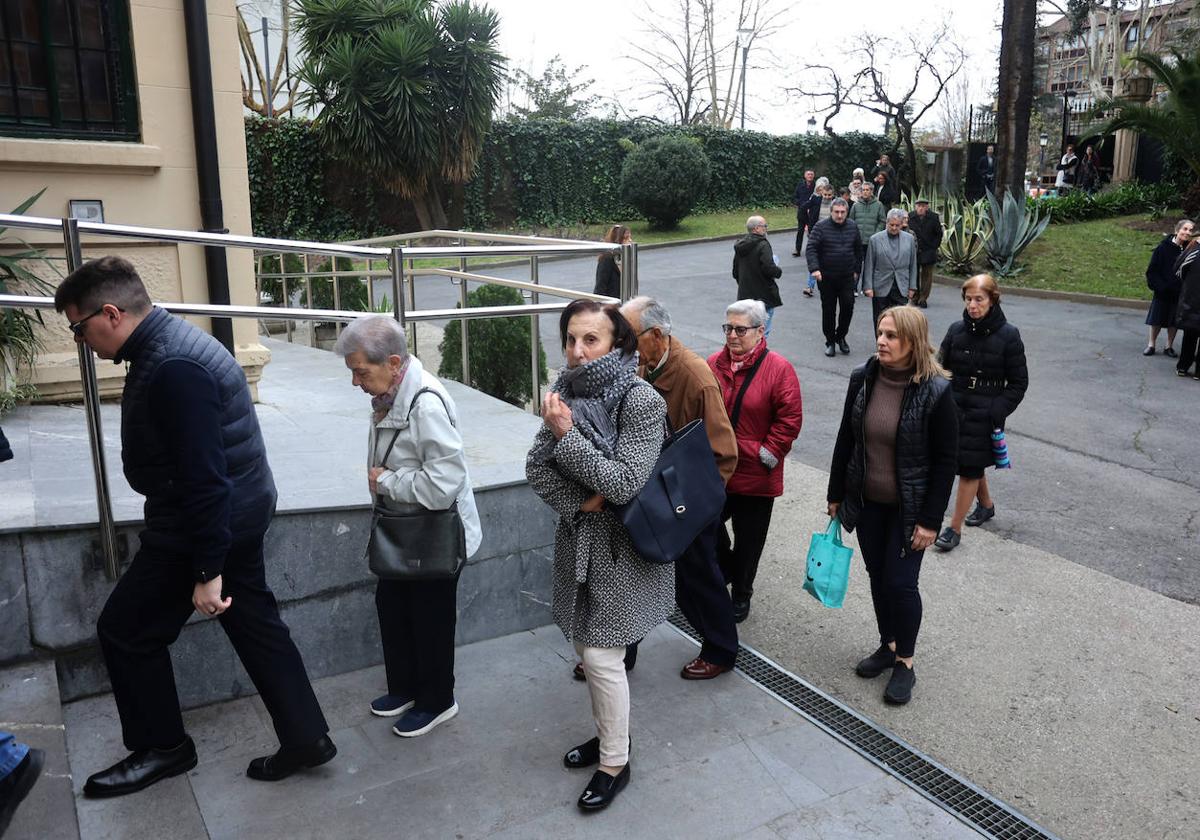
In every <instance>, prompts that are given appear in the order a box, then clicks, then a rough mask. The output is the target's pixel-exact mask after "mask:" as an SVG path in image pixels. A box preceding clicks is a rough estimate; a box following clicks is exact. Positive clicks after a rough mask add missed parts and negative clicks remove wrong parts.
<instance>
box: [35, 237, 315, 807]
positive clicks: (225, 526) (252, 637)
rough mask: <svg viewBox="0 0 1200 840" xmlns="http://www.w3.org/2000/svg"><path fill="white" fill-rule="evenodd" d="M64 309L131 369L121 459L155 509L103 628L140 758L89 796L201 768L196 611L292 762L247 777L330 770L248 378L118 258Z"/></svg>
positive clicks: (78, 277) (106, 774)
mask: <svg viewBox="0 0 1200 840" xmlns="http://www.w3.org/2000/svg"><path fill="white" fill-rule="evenodd" d="M54 306H55V308H56V309H57V310H58V311H59V312H62V313H63V314H64V315H66V317H67V319H68V320H69V321H70V324H69V327H70V329H71V332H72V333H74V335H75V341H76V342H77V343H82V344H86V345H87V346H88V347H89V348H90V349H91V350H92V351H94V352H95V353H96V355H98V356H99V357H100V358H102V359H111V360H113V361H115V362H125V363H126V364H128V365H129V369H128V372H127V373H126V375H125V387H124V390H123V391H122V398H121V441H122V446H121V460H122V463H123V464H124V467H125V477H126V479H127V480H128V481H129V486H130V487H132V488H133V489H134V491H135V492H137V493H140V494H142V495H143V496H145V497H146V505H145V528H144V529H143V530H142V531H141V533H140V534H139V543H140V546H139V548H138V551H137V554H136V555H135V556H134V558H133V562H131V563H130V564H129V567H128V568H127V569H126V570H125V573H124V574H123V575H121V579H120V580H118V581H117V585H116V586H115V587H114V588H113V591H112V593H111V594H110V595H109V596H108V601H107V602H106V603H105V605H104V609H103V611H101V613H100V618H99V620H98V621H97V622H96V635H97V636H98V637H99V640H100V649H101V651H102V652H103V654H104V662H105V664H106V665H107V667H108V675H109V679H110V681H111V682H112V688H113V700H114V701H115V702H116V706H117V713H118V714H119V715H120V718H121V734H122V738H123V741H124V743H125V747H126V749H128V750H129V751H130V754H129V755H128V756H127V757H125V758H123V759H122V760H121V761H118V762H117V763H116V764H114V765H112V766H111V767H109V768H107V769H105V770H102V771H100V772H99V773H94V774H92V775H91V776H90V777H89V778H88V780H87V782H86V784H84V786H83V793H84V795H85V796H88V797H109V796H123V795H125V794H129V793H134V792H136V791H139V790H142V789H144V788H147V787H149V786H150V785H152V784H155V783H156V782H159V781H161V780H163V779H166V778H168V777H171V776H178V775H180V774H182V773H186V772H187V771H188V770H190V769H192V768H193V767H195V766H196V760H197V759H196V746H195V744H194V743H193V742H192V739H191V738H190V737H188V734H187V731H186V730H185V729H184V727H183V715H182V713H181V712H180V709H179V696H178V693H177V692H176V690H175V675H174V673H173V670H172V666H171V655H170V646H171V644H173V643H174V642H175V640H176V639H177V638H178V637H179V632H180V630H181V629H182V628H183V625H184V623H185V622H186V621H187V620H188V616H190V615H191V613H192V611H193V610H194V611H195V612H197V613H199V614H200V615H202V616H204V617H205V618H213V617H217V616H219V619H218V620H219V621H220V623H221V628H222V629H223V630H224V631H225V634H226V635H227V636H228V637H229V640H230V642H231V643H232V644H233V647H234V650H235V651H236V652H237V655H238V658H239V659H240V660H241V662H242V664H243V665H244V666H245V668H246V671H247V673H248V674H249V675H250V679H251V680H252V681H253V682H254V686H255V688H257V689H258V692H259V697H261V698H262V702H263V705H264V706H265V707H266V709H267V712H268V713H269V714H270V716H271V720H272V722H273V723H274V725H275V733H276V735H278V737H279V741H280V748H279V750H278V751H277V752H276V753H275V754H273V755H269V756H264V757H261V758H255V759H254V760H252V761H251V762H250V766H249V767H248V768H247V769H246V775H247V776H249V777H250V778H251V779H256V780H258V781H264V782H274V781H278V780H280V779H283V778H286V777H287V776H290V775H291V774H292V773H294V772H296V771H297V770H300V769H303V768H310V767H316V766H317V765H319V764H324V763H325V762H327V761H330V760H332V759H333V757H334V756H335V755H337V747H335V746H334V744H333V741H331V740H330V738H329V735H328V734H327V733H328V731H329V727H328V725H327V724H326V723H325V716H324V715H323V714H322V713H321V706H320V704H319V703H318V702H317V698H316V695H315V694H314V693H313V689H312V684H311V683H310V682H309V680H308V674H307V672H306V671H305V668H304V662H303V660H302V659H301V658H300V651H299V650H297V649H296V645H295V643H294V642H293V641H292V637H291V633H290V632H289V631H288V628H287V625H286V624H284V623H283V619H281V618H280V616H279V606H278V604H277V603H276V601H275V596H274V594H272V592H271V589H270V587H269V586H268V585H267V576H266V566H265V557H264V554H263V538H264V537H265V536H266V532H267V527H268V526H269V525H270V523H271V517H272V516H273V515H274V513H275V500H276V492H275V479H274V477H273V476H272V474H271V467H270V464H269V463H268V461H267V450H266V445H265V444H264V443H263V437H262V432H261V430H260V429H259V425H258V415H257V414H255V411H254V403H253V401H252V400H251V399H250V389H249V388H248V387H247V386H246V376H245V374H244V373H243V372H242V368H241V366H240V365H239V364H238V363H237V361H236V360H235V359H234V358H233V355H232V354H230V352H229V351H228V350H226V349H225V348H224V347H222V346H221V344H220V343H219V342H218V341H217V340H216V339H215V338H213V337H212V336H211V335H209V334H207V333H205V332H202V331H201V330H200V329H199V328H198V327H196V326H193V325H192V324H190V323H189V322H187V321H185V320H183V319H182V318H177V317H176V316H174V315H171V314H169V313H168V312H167V311H166V310H165V309H159V308H158V307H156V306H154V305H153V304H152V303H151V302H150V296H149V294H147V292H146V287H145V286H144V285H143V284H142V280H141V278H140V277H139V276H138V274H137V271H135V270H134V267H133V266H132V265H131V264H130V263H129V262H127V261H126V260H123V259H121V258H120V257H111V256H110V257H102V258H100V259H98V260H92V261H90V262H87V263H84V265H83V266H82V267H80V268H79V269H77V270H76V271H74V272H72V273H71V275H70V276H68V277H67V279H65V280H64V281H63V282H62V283H61V284H60V285H59V287H58V289H57V291H56V292H55V294H54Z"/></svg>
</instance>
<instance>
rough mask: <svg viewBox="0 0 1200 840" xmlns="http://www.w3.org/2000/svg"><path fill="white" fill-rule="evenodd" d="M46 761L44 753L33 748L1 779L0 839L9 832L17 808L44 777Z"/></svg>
mask: <svg viewBox="0 0 1200 840" xmlns="http://www.w3.org/2000/svg"><path fill="white" fill-rule="evenodd" d="M45 760H46V754H45V753H44V752H42V751H41V750H35V749H33V748H32V747H31V748H30V749H29V752H28V753H26V755H25V757H24V758H23V759H21V763H20V764H18V765H17V767H16V769H15V770H13V771H12V772H11V773H9V774H8V775H7V776H5V777H4V778H3V779H0V837H3V836H4V832H5V831H7V830H8V824H9V823H10V822H12V818H13V814H15V813H16V812H17V806H18V805H20V804H21V801H22V800H23V799H25V797H26V796H28V795H29V791H31V790H33V786H34V785H35V784H36V783H37V780H38V779H40V778H41V777H42V763H43V762H44V761H45Z"/></svg>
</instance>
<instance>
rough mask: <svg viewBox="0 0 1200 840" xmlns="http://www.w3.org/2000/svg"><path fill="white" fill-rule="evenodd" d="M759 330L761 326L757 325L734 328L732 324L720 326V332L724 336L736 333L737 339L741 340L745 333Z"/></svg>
mask: <svg viewBox="0 0 1200 840" xmlns="http://www.w3.org/2000/svg"><path fill="white" fill-rule="evenodd" d="M760 329H762V325H761V324H760V325H758V326H757V327H743V326H736V327H735V326H734V325H733V324H722V325H721V331H722V332H724V333H725V335H729V334H730V333H737V336H738V338H741V337H742V336H744V335H745V334H746V333H748V332H750V331H751V330H760Z"/></svg>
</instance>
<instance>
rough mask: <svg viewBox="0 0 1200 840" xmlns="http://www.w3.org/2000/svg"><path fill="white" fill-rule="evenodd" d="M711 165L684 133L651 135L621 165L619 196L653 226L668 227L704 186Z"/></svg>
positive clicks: (688, 210)
mask: <svg viewBox="0 0 1200 840" xmlns="http://www.w3.org/2000/svg"><path fill="white" fill-rule="evenodd" d="M710 171H711V167H710V166H709V164H708V155H706V154H704V151H703V150H702V149H701V148H700V144H699V143H697V142H696V141H695V140H693V139H691V138H688V137H679V136H670V135H667V136H665V137H651V138H650V139H649V140H647V141H646V142H645V143H640V144H638V145H637V146H636V147H635V148H634V149H633V151H631V152H630V153H629V154H628V155H627V156H626V158H625V163H624V164H623V165H622V167H621V196H622V198H624V199H625V200H626V201H628V202H629V203H630V204H632V205H633V206H634V207H636V208H637V209H638V211H639V212H640V213H641V214H642V215H643V216H645V217H646V219H647V220H648V221H649V222H650V226H651V227H652V228H654V229H655V230H672V229H673V228H677V227H679V222H680V220H681V219H683V218H684V217H685V216H687V215H688V214H689V213H691V212H692V208H693V207H694V206H696V200H697V199H698V198H699V197H700V196H701V195H703V194H704V191H705V190H707V189H708V179H709V174H710Z"/></svg>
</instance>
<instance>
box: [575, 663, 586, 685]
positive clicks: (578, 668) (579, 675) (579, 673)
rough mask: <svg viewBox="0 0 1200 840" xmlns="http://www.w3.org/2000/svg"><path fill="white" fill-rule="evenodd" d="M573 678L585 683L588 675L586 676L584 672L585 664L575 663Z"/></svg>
mask: <svg viewBox="0 0 1200 840" xmlns="http://www.w3.org/2000/svg"><path fill="white" fill-rule="evenodd" d="M571 676H572V677H574V678H575V679H577V680H579V681H580V682H584V681H586V680H587V674H585V673H584V672H583V663H582V662H576V663H575V667H574V668H573V669H571Z"/></svg>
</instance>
